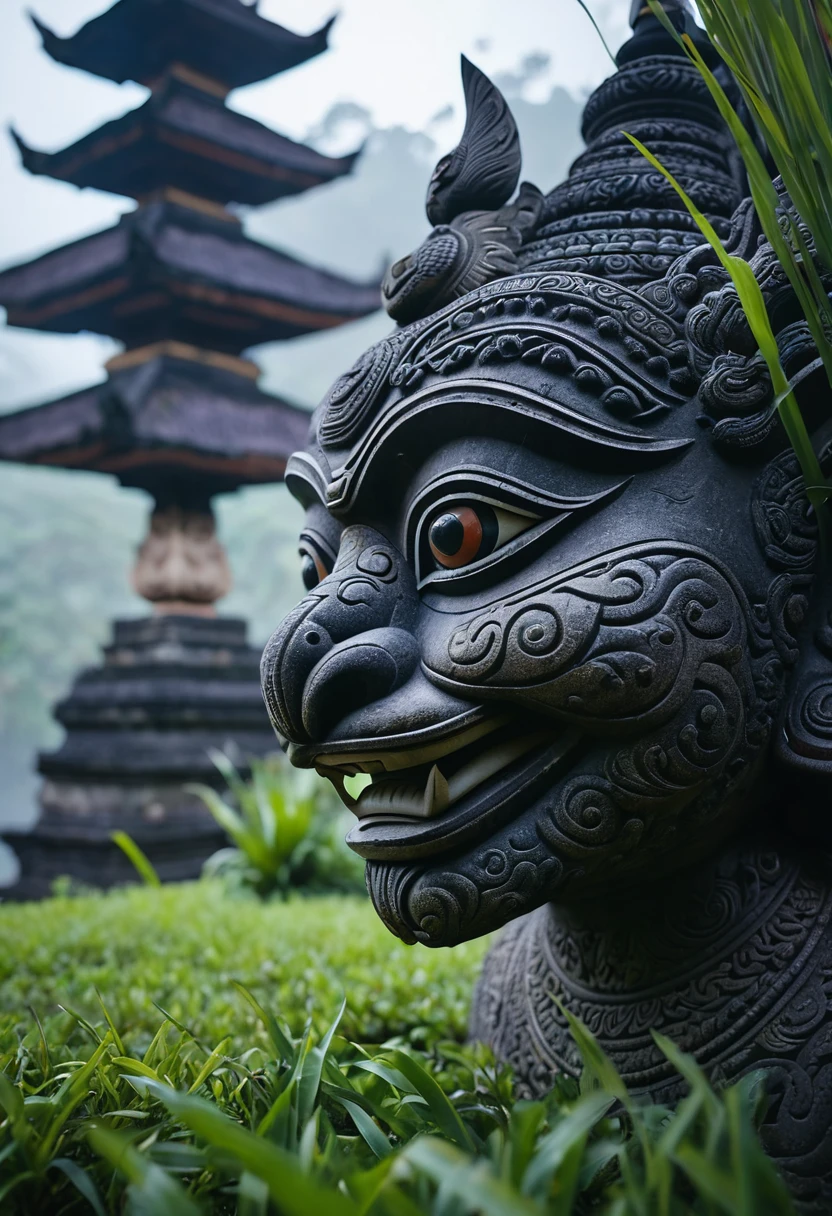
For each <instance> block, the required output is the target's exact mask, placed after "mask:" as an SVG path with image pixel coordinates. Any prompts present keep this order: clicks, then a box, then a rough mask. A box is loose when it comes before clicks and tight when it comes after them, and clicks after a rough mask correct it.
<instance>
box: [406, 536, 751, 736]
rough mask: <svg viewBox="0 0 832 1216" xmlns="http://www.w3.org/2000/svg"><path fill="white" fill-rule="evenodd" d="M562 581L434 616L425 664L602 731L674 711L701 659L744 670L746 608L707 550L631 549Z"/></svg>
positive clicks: (464, 684) (625, 728) (621, 730)
mask: <svg viewBox="0 0 832 1216" xmlns="http://www.w3.org/2000/svg"><path fill="white" fill-rule="evenodd" d="M558 581H559V583H560V586H559V587H558V588H557V589H546V588H542V589H541V588H536V589H535V591H534V592H533V593H532V592H530V593H529V594H528V596H527V598H526V600H525V601H518V600H517V599H515V601H514V603H510V602H509V603H502V604H500V603H498V604H493V605H491V606H490V607H489V609H488V610H487V611H485V612H481V613H479V614H477V615H472V616H471V617H469V618H468V619H467V620H462V621H460V620H458V619H457V621H456V623H455V624H454V625H452V626H450V627H447V628H446V629H445V630H444V631H440V630H439V629H438V628H437V627H436V625H435V624H434V628H433V633H431V631H430V630H428V631H427V640H426V644H425V648H424V653H425V666H426V670H427V674H428V675H429V676H430V677H431V678H433V679H434V681H435V682H436V683H439V684H440V685H442V686H445V687H447V688H449V690H453V689H454V688H456V689H459V690H463V689H464V690H466V691H467V692H468V695H469V696H470V690H471V689H472V688H476V690H477V693H478V695H479V696H488V695H489V694H490V695H491V696H492V697H494V698H501V699H505V700H510V701H512V702H513V703H515V704H518V703H519V704H520V705H523V706H524V707H525V708H526V709H532V710H534V711H536V712H539V713H542V714H551V715H555V716H556V717H557V718H558V720H561V721H563V720H567V721H569V722H571V723H574V724H577V725H578V726H580V727H581V728H583V729H585V730H587V731H589V732H590V733H599V734H602V735H604V736H610V735H612V736H615V735H616V734H619V735H632V734H633V733H638V734H640V733H643V732H645V731H648V730H651V729H652V728H654V727H655V726H657V725H658V724H660V723H662V722H666V721H668V720H669V719H670V718H671V717H672V716H673V715H674V714H676V713H677V712H678V711H679V709H680V708H681V707H682V706H684V705H686V704H687V703H688V701H689V700H690V698H691V696H692V694H693V690H694V687H695V684H696V682H697V680H700V679H701V672H702V669H703V665H706V664H718V665H721V666H722V667H724V668H726V669H728V670H730V671H732V672H735V673H737V676H738V678H744V677H739V672H740V669H741V668H742V667H743V663H744V654H745V649H746V637H747V631H746V624H745V615H746V614H745V612H744V609H743V606H742V605H741V604H740V602H739V600H738V598H737V594H736V593H735V591H734V590H733V588H732V586H731V584H730V583H729V582H728V580H727V579H726V578H725V577H724V575H723V574H721V573H720V572H719V571H718V570H717V569H716V568H715V567H714V565H713V564H712V563H711V562H710V561H709V560H705V559H704V556H703V555H699V554H696V553H695V552H693V551H691V550H687V551H681V550H680V551H677V552H676V553H671V552H668V553H658V552H657V553H654V554H651V555H648V554H647V553H645V552H644V551H641V552H631V554H630V555H628V556H625V557H622V558H616V559H614V560H612V561H610V562H609V563H608V564H607V566H606V568H602V569H601V571H600V573H599V572H598V571H597V570H596V571H594V572H593V573H592V575H591V576H590V577H588V576H587V575H586V574H585V573H583V572H576V574H575V575H573V576H571V577H570V576H569V575H568V574H567V575H564V576H562V578H561V579H559V580H558Z"/></svg>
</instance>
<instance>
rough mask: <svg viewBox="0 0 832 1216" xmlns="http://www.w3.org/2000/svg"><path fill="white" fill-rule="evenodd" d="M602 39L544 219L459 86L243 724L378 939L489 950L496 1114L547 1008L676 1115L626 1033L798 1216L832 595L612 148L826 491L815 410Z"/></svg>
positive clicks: (820, 893)
mask: <svg viewBox="0 0 832 1216" xmlns="http://www.w3.org/2000/svg"><path fill="white" fill-rule="evenodd" d="M666 7H667V9H668V11H669V13H670V14H671V17H672V19H673V20H674V21H675V22H676V23H677V24H681V23H683V22H688V21H689V17H688V15H687V14H686V11H685V5H684V4H682V3H681V2H677V0H668V2H667V5H666ZM634 9H635V11H634V34H633V37H632V39H631V40H630V41H629V42H628V43H627V44H626V45H625V46H624V47H623V48H622V51H621V52H620V53H619V56H618V65H619V70H618V72H617V74H615V75H614V76H612V77H611V78H610V79H609V80H607V81H606V82H605V83H604V84H602V85H601V87H600V88H599V89H598V90H597V91H596V92H595V93H594V95H593V96H592V97H591V98H590V100H589V102H588V104H587V107H586V112H585V117H584V125H583V132H584V136H585V139H586V142H587V145H588V146H587V150H586V152H585V153H584V154H583V155H582V156H581V157H580V158H579V159H578V160H577V162H576V163H575V165H574V166H573V168H572V171H571V173H570V176H569V178H568V180H567V181H566V182H565V183H564V184H563V185H561V186H559V187H557V188H556V189H555V190H553V191H552V192H551V193H550V194H549V195H547V196H546V197H545V198H542V197H540V196H538V195H537V192H536V191H535V190H534V188H533V187H525V188H521V192H520V195H519V196H518V199H517V201H516V202H515V203H513V204H511V203H509V201H508V200H509V198H510V194H511V191H512V190H513V189H514V187H515V184H516V182H517V180H518V177H519V151H518V144H517V137H516V130H515V128H514V123H513V120H512V119H511V115H510V113H509V111H508V108H507V107H506V105H505V102H504V101H503V99H502V98H500V96H499V94H498V92H497V90H496V89H495V88H494V87H493V86H492V85H490V84H489V83H488V82H487V81H485V80H484V78H483V77H482V76H481V74H479V73H476V72H475V69H473V68H472V67H471V66H470V65H467V66H466V67H465V80H466V92H467V96H468V104H469V115H468V123H467V125H466V135H465V137H464V139H463V143H462V144H460V148H459V149H457V150H456V151H455V152H454V153H453V154H452V155H451V157H449V158H446V159H445V160H443V161H441V162H440V164H439V166H438V168H437V171H436V173H435V175H434V179H433V181H432V183H431V187H430V192H429V196H428V215H429V218H430V219H431V220H432V221H435V223H436V228H435V230H434V232H433V233H432V234H431V236H430V237H428V239H427V240H426V241H425V243H424V245H423V246H422V247H421V249H420V250H417V251H416V252H415V253H414V254H412V255H411V256H410V258H409V259H404V263H406V264H398V267H394V268H393V270H392V271H391V272H390V275H389V276H388V279H387V281H386V286H385V294H386V298H387V302H388V305H389V306H390V310H391V312H392V313H393V315H394V316H396V317H398V318H399V319H400V320H402V321H405V320H406V321H407V322H408V323H407V324H405V325H404V326H402V327H400V328H398V329H396V330H395V331H394V332H392V333H391V334H390V335H389V336H388V337H387V338H385V339H383V340H382V341H381V342H379V343H378V344H377V345H376V346H374V347H373V348H371V349H370V350H369V351H367V352H366V354H365V355H364V356H363V357H362V358H361V359H360V360H359V362H358V363H357V364H356V366H355V367H354V368H353V369H352V370H351V371H349V372H347V373H346V375H344V376H342V377H341V378H340V379H339V380H338V381H337V382H336V383H335V385H334V386H333V388H332V389H331V390H330V392H329V394H328V396H327V397H326V399H325V400H324V401H323V403H322V404H321V406H320V407H319V409H318V410H317V412H316V413H315V415H314V417H313V420H312V426H311V431H310V436H309V443H308V446H307V448H306V449H305V450H304V451H303V452H299V453H297V454H296V455H295V456H293V457H292V459H291V460H290V462H289V466H288V469H287V475H286V480H287V483H288V484H289V487H290V489H291V491H292V493H293V494H294V495H295V496H296V497H297V498H298V499H299V500H300V502H301V503H302V504H303V505H304V507H305V508H306V509H307V512H308V513H307V522H306V525H305V527H304V530H303V532H302V534H301V538H300V551H301V555H302V561H303V573H304V580H305V583H306V586H307V588H308V594H307V596H306V598H305V599H304V600H303V601H302V602H301V603H300V604H299V605H298V606H297V608H295V610H294V611H293V612H292V613H291V614H290V615H289V616H288V617H287V618H286V620H285V621H284V622H283V624H282V625H281V626H280V628H279V629H278V630H277V632H276V633H275V634H274V636H273V637H272V639H271V641H270V642H269V644H268V646H267V649H266V651H265V654H264V657H263V687H264V692H265V696H266V700H267V703H268V706H269V710H270V714H271V717H272V721H273V723H274V726H275V729H276V730H277V732H278V734H279V736H280V739H281V742H282V744H283V745H284V746H285V747H286V749H287V751H288V753H289V755H290V757H291V759H292V761H293V762H294V763H295V764H298V765H303V766H314V767H315V768H316V769H317V770H318V771H319V772H320V773H322V774H325V775H326V776H327V777H329V778H331V779H332V781H333V782H334V783H335V785H336V786H337V787H338V789H339V790H340V792H341V794H342V797H343V799H344V801H345V802H346V803H347V805H349V806H351V807H352V809H353V810H354V812H355V815H356V824H355V826H354V828H353V829H352V831H351V833H350V836H349V842H350V844H351V845H352V847H353V848H354V849H355V850H356V851H357V852H358V853H360V854H361V855H362V856H363V857H365V858H366V859H367V885H368V888H369V891H370V894H371V897H372V900H373V903H374V905H375V907H376V909H377V911H378V913H379V915H380V916H381V918H382V919H383V921H384V922H385V924H386V925H387V926H388V927H389V928H390V929H391V931H392V932H393V933H395V934H396V935H398V936H399V937H400V938H401V939H402V940H404V941H406V942H415V941H419V942H424V943H426V944H427V945H431V946H453V945H455V944H456V943H458V942H461V941H464V940H466V939H467V938H471V937H475V936H477V935H480V934H484V933H488V932H490V931H491V930H494V929H498V928H500V927H502V926H506V928H505V929H504V930H503V933H502V935H501V936H500V937H499V938H498V940H497V943H496V945H495V946H494V947H493V948H492V951H491V953H490V955H489V957H488V960H487V962H486V965H485V970H484V974H483V976H482V979H481V981H480V984H479V988H478V991H477V994H476V999H475V1006H474V1011H473V1021H472V1032H473V1034H474V1035H476V1036H477V1037H479V1038H481V1039H484V1040H485V1041H487V1042H489V1043H491V1044H492V1045H493V1047H494V1048H495V1050H496V1052H497V1054H498V1055H499V1056H501V1057H502V1058H504V1059H506V1060H508V1061H509V1062H510V1063H511V1064H512V1065H513V1066H514V1069H515V1072H516V1076H517V1078H518V1082H519V1085H520V1090H521V1092H523V1093H526V1094H538V1093H540V1092H542V1091H544V1090H545V1089H546V1088H547V1087H548V1086H549V1085H550V1082H551V1079H552V1076H553V1075H554V1074H555V1073H556V1072H558V1071H560V1070H563V1071H565V1072H569V1073H574V1072H575V1071H576V1070H577V1068H578V1060H577V1058H576V1051H575V1048H574V1045H573V1043H572V1041H571V1039H570V1036H569V1034H568V1031H567V1028H566V1025H565V1020H564V1018H563V1016H562V1014H561V1012H560V1009H559V1006H558V1004H557V1003H556V1002H555V1001H554V1000H553V999H552V998H553V997H557V998H558V1000H559V1001H560V1002H562V1004H563V1005H564V1006H565V1007H566V1008H567V1009H569V1010H571V1011H572V1012H574V1013H576V1014H578V1015H579V1016H580V1017H581V1018H582V1019H583V1020H584V1022H586V1023H587V1025H588V1026H589V1028H590V1029H591V1030H592V1031H593V1033H594V1034H595V1035H596V1036H597V1037H598V1039H599V1041H600V1043H601V1046H602V1047H603V1048H604V1050H605V1051H607V1052H608V1053H609V1054H610V1055H611V1056H612V1058H613V1060H614V1061H615V1063H616V1064H617V1066H618V1067H619V1069H620V1070H621V1072H622V1074H623V1076H624V1077H625V1079H626V1081H627V1083H628V1084H629V1085H630V1086H631V1088H632V1089H633V1090H634V1091H635V1092H637V1093H644V1094H649V1095H652V1096H653V1097H655V1098H656V1099H660V1100H664V1101H672V1100H675V1099H677V1098H678V1097H679V1096H680V1093H681V1082H680V1080H679V1078H678V1076H676V1075H675V1074H674V1073H673V1070H672V1069H671V1068H670V1066H669V1065H668V1064H667V1062H666V1061H665V1059H664V1057H663V1056H662V1055H661V1053H660V1052H659V1051H658V1049H657V1048H656V1047H655V1045H654V1043H653V1040H652V1038H651V1034H650V1031H651V1029H656V1030H659V1031H661V1032H663V1033H665V1034H668V1035H670V1036H671V1037H672V1038H673V1039H674V1040H675V1041H676V1042H677V1043H678V1044H679V1045H680V1046H681V1047H682V1048H684V1049H685V1050H687V1051H691V1052H693V1053H694V1054H695V1055H696V1057H697V1058H698V1059H699V1060H700V1062H701V1063H702V1064H703V1065H704V1066H705V1067H706V1069H707V1070H708V1072H709V1074H710V1076H711V1077H712V1078H713V1079H714V1080H715V1081H717V1082H722V1081H725V1082H729V1081H732V1080H734V1079H736V1078H737V1077H738V1076H739V1075H740V1074H742V1073H744V1072H746V1071H748V1070H749V1069H752V1068H757V1067H762V1068H765V1069H767V1070H768V1074H769V1086H770V1091H771V1104H770V1108H769V1111H768V1115H767V1121H766V1124H765V1127H764V1138H765V1143H766V1145H767V1148H768V1150H769V1152H770V1153H771V1154H772V1155H773V1156H774V1157H775V1158H776V1159H777V1160H778V1162H779V1164H780V1166H781V1168H782V1169H783V1171H784V1174H785V1176H786V1178H787V1181H788V1183H789V1185H790V1187H791V1188H792V1191H793V1193H794V1194H795V1196H796V1197H797V1199H798V1200H799V1201H800V1202H801V1203H802V1204H803V1205H804V1207H805V1210H806V1211H816V1212H829V1211H830V1210H832V1141H830V1139H829V1136H828V1129H829V1125H830V1122H832V937H831V936H830V931H829V930H828V928H827V921H828V918H829V914H830V910H831V909H832V884H830V875H832V871H831V870H830V866H829V862H828V860H827V854H826V852H825V844H824V831H825V829H826V827H827V825H826V821H827V818H828V812H829V791H830V777H831V776H832V625H830V617H829V612H830V609H832V585H831V584H830V580H829V579H828V578H827V577H825V576H824V575H823V574H822V573H821V574H818V569H819V536H818V520H817V518H816V516H815V514H814V513H813V511H812V510H811V509H810V507H809V504H808V502H807V499H806V496H805V493H804V488H803V482H802V479H801V476H800V471H799V468H798V465H797V462H796V460H795V458H794V456H793V453H792V451H791V449H790V447H789V446H788V443H787V441H786V438H785V435H784V432H783V430H782V429H781V425H780V423H779V421H778V418H777V415H776V412H775V411H774V410H773V408H772V397H773V394H772V388H771V383H770V380H769V377H768V374H767V371H766V368H765V365H764V363H763V362H762V360H761V358H760V356H759V355H758V353H757V351H756V346H755V343H754V341H753V339H752V336H751V333H750V330H749V328H748V325H747V323H746V321H745V318H744V315H743V313H742V310H741V308H740V306H739V302H738V299H737V296H736V293H735V292H734V290H733V288H732V286H731V285H730V283H729V281H728V278H727V275H726V274H725V272H724V271H723V269H722V268H721V266H720V265H719V263H718V260H717V259H716V257H715V255H714V254H713V252H712V251H711V249H710V247H709V246H707V245H704V244H703V243H702V240H701V237H700V235H699V232H698V230H697V229H696V227H695V225H694V224H693V222H692V221H691V220H690V218H689V216H688V214H687V212H685V211H683V210H682V209H681V204H680V203H679V200H678V196H677V195H676V193H675V192H674V191H673V189H672V188H671V187H670V186H669V185H668V183H667V182H666V181H665V180H664V179H663V178H662V177H661V176H660V175H658V174H657V173H655V172H654V171H653V170H652V169H651V168H650V166H649V164H648V163H647V162H646V161H645V160H644V159H643V158H642V157H641V156H640V155H639V153H638V152H637V151H636V150H635V149H634V148H633V147H632V146H631V145H630V144H629V143H628V141H627V140H626V138H625V137H624V135H623V134H622V133H621V132H622V130H627V131H630V132H632V133H633V134H634V135H636V136H638V138H639V139H640V140H641V141H642V142H643V143H645V144H646V145H647V146H648V147H649V148H650V149H651V150H652V151H653V152H655V153H656V154H657V155H658V156H659V158H660V159H661V160H662V162H663V164H664V165H665V166H666V167H667V168H668V169H669V170H670V171H671V172H672V173H673V174H674V175H675V177H676V178H677V179H678V180H679V181H680V183H681V184H682V185H683V186H684V187H685V189H686V190H687V191H688V193H689V194H690V195H691V196H692V197H693V199H694V201H696V202H697V204H698V205H699V207H700V208H701V209H702V210H703V211H705V212H706V213H707V214H708V215H709V216H710V217H711V219H712V221H713V223H714V225H715V227H716V228H717V230H718V231H719V232H720V234H721V235H722V237H723V238H724V240H725V241H726V243H727V245H728V246H729V248H730V249H731V250H732V251H733V252H734V253H735V254H736V255H737V256H739V257H742V258H745V259H747V260H749V261H750V264H751V266H752V267H753V269H754V272H755V274H756V276H757V278H758V279H759V281H760V283H761V285H762V287H763V290H764V293H765V296H766V300H767V303H768V306H769V311H770V314H771V316H772V320H773V323H774V325H775V328H776V331H777V333H778V341H779V345H780V351H781V355H782V360H783V363H784V367H785V369H786V372H787V374H788V375H789V376H790V377H791V376H794V375H795V374H796V373H798V372H800V371H801V369H803V370H804V372H805V374H804V375H803V377H802V379H801V383H800V387H799V389H798V395H799V399H800V401H801V405H802V408H803V410H804V414H805V416H806V418H807V422H808V425H809V426H810V429H811V430H812V432H813V435H814V440H815V443H816V446H817V449H818V451H819V452H820V453H821V456H822V459H823V457H824V456H825V454H826V453H827V452H828V451H829V449H830V443H832V425H830V419H831V418H832V409H830V400H829V392H828V386H826V384H825V381H824V379H823V373H822V372H821V373H818V371H817V370H816V369H817V360H816V351H814V349H813V347H812V343H811V340H810V337H809V333H808V330H807V327H806V325H805V323H803V322H802V321H801V320H800V314H799V310H798V309H797V307H796V304H795V301H794V299H793V296H792V293H791V291H790V288H789V286H788V283H787V281H786V279H785V277H784V275H783V273H782V272H781V270H780V267H779V265H778V263H777V261H776V259H775V258H774V256H773V253H772V250H771V248H770V247H769V246H768V245H767V244H766V243H765V242H764V241H762V240H761V238H760V234H759V232H758V229H757V226H756V219H755V215H754V212H753V209H752V208H751V206H750V204H749V202H748V201H747V200H745V197H744V196H745V194H746V185H745V181H744V178H743V174H742V170H741V165H740V162H739V159H738V156H737V154H736V151H735V149H734V148H733V145H732V143H731V141H730V139H729V137H728V134H727V132H726V129H725V128H724V127H723V125H722V122H721V119H720V117H719V115H718V113H717V111H716V109H715V107H714V106H713V104H712V102H711V99H710V95H709V93H708V91H707V89H706V87H705V85H704V83H703V81H702V79H701V77H700V76H699V74H698V72H697V70H696V68H695V67H693V66H692V65H691V64H690V63H689V62H688V61H687V59H686V58H685V57H684V56H683V55H682V54H681V53H680V52H678V50H677V48H676V44H675V43H674V42H673V41H672V39H670V37H669V35H667V34H666V33H665V32H664V31H663V30H662V28H661V26H660V25H659V23H658V22H657V21H656V19H655V18H654V17H653V16H652V15H651V14H650V13H649V12H645V11H643V10H642V9H641V7H640V5H638V4H637V5H635V6H634ZM478 106H484V107H485V108H486V112H485V113H484V114H482V115H481V114H478V113H477V107H478ZM483 131H487V135H485V136H483V137H481V132H483ZM492 148H493V149H495V155H499V158H500V163H499V164H498V165H496V167H495V166H493V165H491V162H490V159H489V150H490V149H492ZM492 169H493V171H492ZM480 179H482V181H483V182H484V183H485V186H484V189H483V192H482V194H481V195H478V193H477V182H478V181H479V180H480ZM484 217H485V218H484ZM489 228H490V229H491V230H492V231H491V232H490V234H489V235H488V236H487V237H486V236H485V235H484V234H486V233H487V232H488V230H489ZM496 229H501V233H500V232H495V231H494V230H496ZM497 243H499V244H500V245H501V251H500V253H499V256H497V255H495V253H494V248H493V246H494V245H495V244H497ZM434 251H436V252H437V253H438V256H437V258H436V259H433V258H432V256H431V255H432V253H433V252H434ZM439 255H441V256H439ZM397 284H399V286H397ZM356 774H364V775H365V782H366V781H367V777H366V775H369V778H370V783H369V784H365V786H364V788H363V789H361V791H360V793H358V792H357V791H356V786H357V785H358V784H359V783H358V782H353V781H350V778H351V777H352V776H354V775H356Z"/></svg>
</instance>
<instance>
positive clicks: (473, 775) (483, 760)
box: [447, 731, 551, 805]
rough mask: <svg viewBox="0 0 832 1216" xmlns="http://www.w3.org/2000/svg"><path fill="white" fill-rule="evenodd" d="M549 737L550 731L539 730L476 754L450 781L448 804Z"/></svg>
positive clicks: (457, 799)
mask: <svg viewBox="0 0 832 1216" xmlns="http://www.w3.org/2000/svg"><path fill="white" fill-rule="evenodd" d="M547 738H551V734H550V733H549V734H547V732H546V731H539V732H538V733H537V734H535V735H524V736H522V737H521V738H519V739H509V740H507V741H506V742H505V743H501V744H498V746H497V747H493V748H491V749H490V751H486V752H482V753H481V754H480V755H479V756H475V757H474V759H473V760H471V761H469V762H468V764H464V765H463V766H462V768H461V769H458V770H457V772H455V773H454V774H453V776H452V777H451V779H450V780H449V781H448V783H447V789H448V796H449V797H448V805H451V803H454V802H458V801H459V799H460V798H464V797H465V795H466V794H469V793H470V792H471V790H473V789H476V788H477V786H478V785H482V783H483V781H487V780H488V778H489V777H493V776H494V774H495V773H499V771H500V769H502V768H507V767H508V765H509V764H512V763H513V762H514V761H515V760H519V759H520V757H521V756H524V755H525V754H526V752H530V751H531V750H532V748H535V747H538V746H539V745H540V744H541V743H543V742H544V741H545V740H546V739H547Z"/></svg>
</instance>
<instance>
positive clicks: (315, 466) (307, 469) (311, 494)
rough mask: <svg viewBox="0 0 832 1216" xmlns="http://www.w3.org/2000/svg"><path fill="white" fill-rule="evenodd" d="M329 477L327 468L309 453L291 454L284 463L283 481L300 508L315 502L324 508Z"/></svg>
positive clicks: (329, 471) (329, 472)
mask: <svg viewBox="0 0 832 1216" xmlns="http://www.w3.org/2000/svg"><path fill="white" fill-rule="evenodd" d="M331 476H332V474H331V470H330V468H329V466H328V465H326V466H322V464H321V463H320V461H319V459H318V458H317V457H316V456H313V455H312V453H311V452H293V453H292V455H291V456H290V457H289V459H288V460H287V462H286V472H285V473H284V475H283V480H284V481H285V483H286V486H287V488H288V490H289V493H290V494H291V495H292V497H293V498H296V499H297V500H298V502H299V503H300V504H301V505H302V506H304V507H310V506H311V505H312V504H313V503H314V502H315V501H316V500H317V501H318V502H320V503H322V504H323V506H325V507H326V506H328V502H327V486H328V484H329V481H330V477H331Z"/></svg>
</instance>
